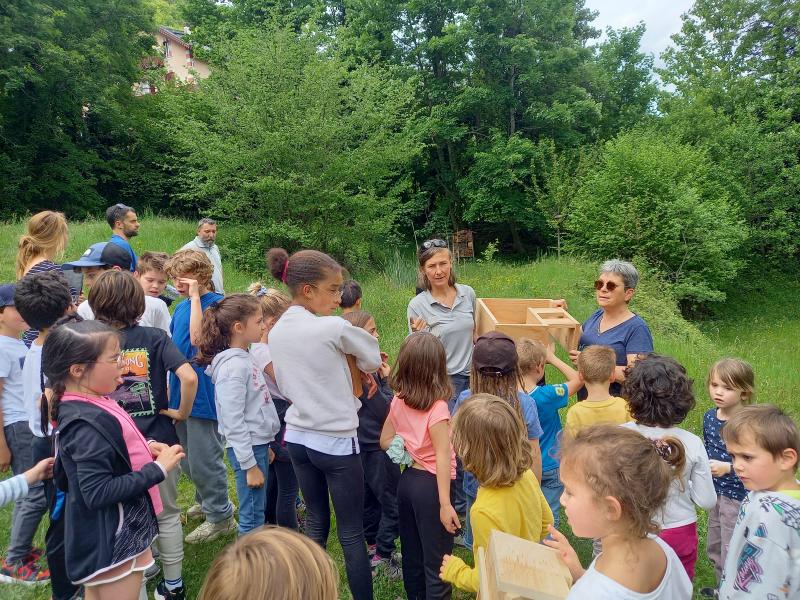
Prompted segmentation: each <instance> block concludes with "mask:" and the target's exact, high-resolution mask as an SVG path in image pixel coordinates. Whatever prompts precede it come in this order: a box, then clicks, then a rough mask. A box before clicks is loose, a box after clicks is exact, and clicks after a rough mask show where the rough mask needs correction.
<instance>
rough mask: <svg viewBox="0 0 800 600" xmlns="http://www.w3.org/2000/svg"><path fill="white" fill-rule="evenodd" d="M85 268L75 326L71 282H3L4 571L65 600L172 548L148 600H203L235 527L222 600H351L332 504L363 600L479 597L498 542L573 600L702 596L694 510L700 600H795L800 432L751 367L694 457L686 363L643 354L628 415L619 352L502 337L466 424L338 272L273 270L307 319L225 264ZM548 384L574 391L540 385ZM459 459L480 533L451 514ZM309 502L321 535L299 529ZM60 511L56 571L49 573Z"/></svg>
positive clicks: (628, 394)
mask: <svg viewBox="0 0 800 600" xmlns="http://www.w3.org/2000/svg"><path fill="white" fill-rule="evenodd" d="M101 253H102V252H101ZM90 254H91V249H90V251H87V255H90ZM100 259H101V260H102V257H100ZM91 264H92V265H94V266H90V263H88V262H87V263H86V264H77V262H76V263H74V264H73V265H72V266H73V268H78V269H82V270H84V283H86V284H87V287H89V288H90V289H89V290H88V297H87V300H86V301H85V302H86V304H84V305H82V306H81V307H80V308H79V310H78V315H80V316H75V315H73V314H72V313H73V310H74V304H73V302H74V298H73V293H72V292H71V290H70V288H69V286H68V285H67V282H66V279H65V278H64V276H63V274H61V273H59V272H58V271H48V272H42V273H33V274H29V275H26V276H25V277H23V278H22V279H21V280H20V281H18V282H17V283H16V284H15V285H13V284H9V285H5V286H0V382H2V409H3V410H2V414H3V416H4V419H5V420H4V422H3V428H2V430H3V431H4V444H0V467H4V466H6V465H7V464H9V462H10V463H11V465H12V468H13V471H14V473H15V475H16V477H14V478H12V479H9V480H7V481H6V482H3V484H2V487H0V500H5V501H10V500H11V499H16V501H17V504H16V505H15V508H14V513H13V517H12V523H13V524H12V532H11V542H10V545H9V550H8V552H7V555H6V559H5V562H4V564H3V574H4V575H5V574H8V573H11V574H12V575H17V576H18V575H24V576H27V579H28V582H30V583H36V582H39V581H43V580H46V579H47V576H48V575H49V579H50V581H51V583H52V589H53V597H54V598H56V599H57V600H61V599H66V598H72V597H75V595H76V594H78V593H80V589H81V588H82V589H83V590H84V593H85V597H86V598H111V597H112V596H113V597H114V600H127V599H128V598H130V599H134V598H144V597H146V592H145V588H144V573H145V571H147V570H148V569H151V568H152V567H153V565H154V554H156V553H157V555H158V559H159V561H160V563H161V568H162V570H163V576H162V578H161V579H160V580H159V581H158V583H157V586H156V593H155V595H156V598H158V599H159V600H163V599H164V598H170V599H181V598H184V597H185V593H186V590H185V586H184V582H183V579H182V562H183V542H184V541H186V542H187V543H198V542H204V541H208V540H211V539H214V538H216V537H218V536H220V535H223V534H225V533H227V532H231V531H234V530H238V533H239V535H240V536H241V537H240V539H239V541H237V542H236V543H235V544H233V545H232V546H231V547H229V548H227V549H226V550H225V551H223V553H222V554H220V555H219V556H218V557H217V559H216V560H215V563H214V565H213V566H212V568H211V569H210V570H209V573H208V575H207V579H206V582H205V583H204V585H203V589H202V590H201V593H200V596H201V597H202V598H204V599H206V600H227V599H231V600H232V599H233V598H239V597H248V598H271V597H282V598H304V599H306V598H311V599H313V598H320V599H323V600H328V599H332V598H335V597H337V591H336V581H337V577H336V575H335V569H334V567H333V565H332V562H331V561H330V559H329V557H328V556H327V555H326V554H325V553H324V552H323V551H322V548H325V547H326V544H327V539H328V534H329V531H330V524H331V514H330V507H331V502H332V505H333V509H334V511H335V513H336V518H337V533H338V537H339V541H340V542H341V545H342V550H343V554H344V562H345V570H346V573H347V579H348V583H349V587H350V590H351V593H352V595H353V597H354V598H355V599H356V600H362V599H363V600H367V599H371V598H372V597H373V585H372V577H373V572H375V571H376V570H378V569H380V570H383V571H384V572H385V573H386V574H387V575H389V576H390V577H401V576H402V579H403V584H404V587H405V591H406V595H407V597H408V598H409V599H410V600H412V599H413V600H417V599H433V598H449V597H450V594H451V589H452V587H451V585H456V586H457V587H459V588H462V589H465V590H468V591H472V592H476V591H477V590H478V587H479V573H478V570H477V569H476V568H474V567H471V566H470V565H468V564H467V563H466V562H464V560H462V559H461V558H459V557H457V556H454V555H453V548H454V543H455V540H456V539H460V540H463V544H464V545H465V546H466V547H467V548H469V549H477V548H478V547H485V546H486V545H487V543H488V539H489V534H490V532H491V531H492V530H493V529H498V530H501V531H504V532H506V533H510V534H513V535H515V536H518V537H522V538H525V539H528V540H531V541H536V542H540V541H541V542H543V543H544V544H546V545H548V546H550V547H551V548H553V549H554V550H555V551H556V552H557V553H558V554H559V556H561V557H562V559H563V560H564V562H565V563H566V565H567V566H568V567H569V570H570V572H571V574H572V577H573V579H574V585H573V587H572V589H571V592H570V595H569V598H600V599H604V598H608V599H612V598H613V599H618V598H647V599H650V598H652V599H660V598H664V599H673V598H674V599H676V600H678V599H681V600H683V599H687V598H690V597H691V594H692V583H691V580H692V579H693V577H694V568H695V563H696V560H697V552H698V549H697V546H698V535H697V511H696V506H700V507H702V508H704V509H705V510H708V511H709V519H708V554H709V557H710V559H711V560H712V562H713V563H714V565H715V568H716V572H717V577H718V580H719V581H718V583H719V586H718V587H717V588H710V589H707V590H704V591H703V593H704V594H707V595H709V596H718V597H720V598H726V599H731V598H745V597H771V598H772V597H774V598H794V597H798V594H800V567H798V560H800V558H799V557H800V485H798V483H797V481H796V480H795V472H796V469H797V459H798V453H800V434H798V429H797V426H796V425H795V424H794V422H793V421H792V420H791V419H790V418H789V417H787V416H786V415H785V414H783V413H782V412H781V411H780V410H779V409H777V408H775V407H773V406H771V405H757V406H747V405H748V404H749V403H750V402H751V400H752V398H753V393H754V377H753V372H752V369H751V368H750V367H749V365H747V364H746V363H744V362H743V361H740V360H736V359H724V360H722V361H719V362H718V363H716V364H715V365H714V366H713V367H712V369H711V371H710V375H709V378H708V389H709V395H710V397H711V400H712V401H713V403H714V405H715V406H714V408H712V409H710V410H709V411H708V412H707V413H706V414H705V416H704V420H703V439H702V440H701V439H700V438H699V437H698V436H695V435H694V434H692V433H690V432H688V431H687V430H685V429H683V428H681V427H680V425H681V423H682V422H683V421H684V419H685V418H686V416H687V415H688V413H689V412H690V411H691V410H692V408H693V407H694V406H695V397H694V393H693V390H692V382H691V380H690V379H689V378H688V376H687V374H686V371H685V369H684V368H683V367H682V366H681V365H680V364H679V363H677V362H676V361H675V360H674V359H672V358H669V357H666V356H659V355H655V354H651V355H646V356H641V357H640V358H639V360H637V361H636V362H635V363H634V364H633V365H632V366H631V367H630V368H629V369H628V371H627V373H626V379H625V382H624V385H623V396H624V398H620V397H613V396H610V393H609V384H610V383H611V382H612V381H613V380H614V379H615V374H614V370H615V355H614V352H613V350H611V349H610V348H606V347H602V346H592V347H589V348H587V349H585V350H583V351H582V352H581V353H580V355H579V357H578V360H577V367H578V368H577V371H576V370H574V369H573V368H572V367H571V366H569V365H568V364H566V363H565V362H563V361H561V360H560V359H559V358H558V357H557V356H555V354H554V353H553V352H552V351H551V350H549V349H548V348H547V347H546V346H544V345H543V344H541V343H539V342H537V341H534V340H528V339H522V340H519V341H518V342H516V343H515V342H514V341H513V340H511V339H510V338H509V337H507V336H505V335H503V334H501V333H496V332H492V333H488V334H485V335H482V336H480V337H479V338H478V339H477V340H476V342H475V346H474V350H473V358H472V370H471V374H470V388H469V390H466V391H464V392H463V393H461V394H460V395H459V396H458V397H457V399H456V401H455V404H454V405H453V409H452V414H451V409H450V408H448V400H450V398H451V397H452V396H453V387H452V384H451V381H450V378H449V377H448V373H447V358H446V356H445V351H444V347H443V346H442V344H441V342H440V341H439V339H438V338H436V337H435V336H434V335H433V334H431V333H429V332H417V333H413V334H411V335H409V336H408V337H407V338H406V340H405V341H404V342H403V344H402V346H401V348H400V350H399V353H398V356H397V357H396V360H395V362H394V366H393V367H390V366H389V361H388V356H387V355H386V354H384V353H382V352H381V351H380V346H379V334H378V330H377V326H376V323H375V319H374V318H373V317H372V315H370V314H369V313H367V312H365V311H363V310H361V300H360V296H361V290H360V288H359V287H358V285H357V284H356V283H355V282H352V281H349V282H345V281H344V278H343V269H342V268H341V267H340V266H339V265H338V264H337V263H336V262H335V261H334V260H333V259H332V258H331V257H329V256H327V255H325V254H323V253H321V252H316V251H313V250H304V251H300V252H297V253H295V254H293V255H292V256H291V257H290V256H289V255H288V254H287V253H286V252H285V251H283V250H281V249H272V250H271V251H270V252H269V254H268V266H269V270H270V272H271V273H272V275H273V276H274V277H275V278H276V279H278V280H279V281H281V282H282V283H284V284H285V285H286V287H287V288H288V290H289V292H290V296H291V297H290V296H287V295H285V294H283V293H282V292H280V291H277V290H274V289H269V288H266V287H265V286H263V285H262V284H260V283H256V284H253V285H252V286H251V287H250V289H249V290H248V293H246V294H231V295H228V296H222V295H221V294H217V293H216V292H215V291H214V286H213V283H212V273H213V266H212V265H211V263H210V262H209V260H208V259H207V257H205V255H203V254H202V253H200V252H197V251H194V250H182V251H179V252H177V253H176V254H175V255H173V256H172V257H167V256H166V255H160V254H157V253H145V254H144V255H142V256H141V257H140V258H139V260H138V263H137V266H136V271H135V273H134V274H131V273H130V272H129V269H128V268H125V266H124V265H119V264H105V263H103V264H102V265H101V266H97V265H96V264H94V263H91ZM90 269H97V271H96V272H91V271H90ZM167 278H170V279H172V281H173V282H174V285H175V287H176V288H177V290H178V291H179V293H180V294H181V295H182V296H183V297H184V300H183V301H182V302H180V303H179V304H178V305H177V306H176V307H175V310H174V313H173V315H172V316H171V318H170V317H169V314H168V311H167V312H166V314H165V309H166V306H163V308H162V305H163V304H164V303H163V302H162V300H160V299H158V298H159V296H160V295H161V294H162V293H163V289H164V286H165V285H166V282H167ZM342 305H344V309H345V310H343V313H344V314H343V315H342V318H340V317H337V316H333V313H334V311H336V310H337V309H338V308H340V307H341V306H342ZM81 317H83V318H81ZM165 319H166V320H165ZM29 329H33V330H36V332H37V334H36V337H35V338H34V339H33V342H32V344H31V346H30V348H29V349H26V348H25V345H24V344H23V342H22V341H21V340H20V336H21V335H22V333H23V332H24V331H26V330H29ZM547 364H550V365H552V366H554V367H555V368H556V369H558V370H559V371H560V372H561V373H562V374H563V375H564V378H565V379H566V381H565V383H558V384H545V383H544V382H543V376H544V371H545V366H546V365H547ZM580 388H585V389H586V391H587V397H586V399H585V400H583V401H581V402H578V403H575V404H573V405H572V406H571V407H570V408H569V409H568V410H567V412H566V417H565V419H564V426H563V431H562V421H561V416H560V414H559V411H560V410H561V409H563V408H565V407H566V406H567V405H568V401H569V397H570V396H572V395H573V394H575V393H576V392H577V390H578V389H580ZM4 446H5V447H4ZM9 454H10V458H9ZM226 454H227V459H228V463H229V465H230V467H231V468H232V470H233V474H234V480H235V489H236V500H237V502H238V515H239V519H238V523H237V521H236V520H235V518H234V505H233V503H232V502H231V498H230V497H229V494H228V485H227V467H226V463H225V460H224V458H225V456H226ZM456 456H458V458H459V459H460V460H461V463H462V464H463V468H464V471H465V475H464V482H463V487H464V492H465V494H466V497H467V505H468V507H467V512H466V514H464V515H460V514H458V513H457V511H456V510H455V508H454V507H453V504H452V501H451V481H452V480H454V479H455V473H456ZM179 466H180V468H178V467H179ZM181 471H183V472H184V473H185V474H187V475H188V476H189V478H190V479H191V480H192V482H193V484H194V486H195V490H196V495H195V500H196V503H195V504H194V505H193V506H192V507H190V508H189V509H188V511H187V512H188V515H189V516H190V517H193V516H204V517H205V520H204V522H203V523H202V524H201V525H199V526H198V527H197V528H195V529H194V530H193V531H192V532H191V533H190V534H189V535H188V536H186V538H185V540H184V537H183V531H182V525H181V509H180V507H179V505H178V501H177V483H178V475H179V473H180V472H181ZM748 490H749V491H750V492H751V493H750V494H748V493H747V492H748ZM298 493H300V494H301V495H302V499H303V501H304V502H305V505H306V507H307V520H306V523H305V528H304V529H305V534H306V535H307V536H308V537H307V538H306V537H302V536H300V535H298V534H295V533H293V532H291V531H289V530H292V529H294V530H296V529H297V528H298V520H297V511H296V506H297V504H298V502H299V494H298ZM561 507H563V508H564V510H565V513H566V516H567V519H568V522H569V525H570V528H571V530H572V532H573V533H574V535H576V536H578V537H582V538H589V539H592V540H594V544H595V559H594V560H593V561H592V563H591V565H590V566H589V567H588V568H584V567H582V566H581V564H580V562H579V560H578V558H577V555H576V553H575V551H574V550H573V549H572V547H571V546H570V544H569V542H568V541H567V538H566V537H565V536H564V534H563V533H562V532H561V531H560V530H559V527H560V525H561V524H560V522H559V513H560V509H561ZM45 512H49V515H50V519H49V526H48V531H47V535H46V539H45V542H46V544H45V545H46V548H45V551H46V558H47V562H48V566H49V573H47V572H45V571H44V570H43V569H39V570H36V569H35V568H34V567H33V566H31V565H35V564H37V561H39V559H40V558H41V554H42V553H41V551H39V550H37V549H35V548H33V547H32V540H33V535H34V533H35V531H36V528H37V526H38V523H39V521H40V520H41V517H42V516H43V514H44V513H45ZM265 524H274V525H278V526H280V527H279V528H264V527H263V526H264V525H265ZM561 529H564V528H563V527H561ZM459 535H460V536H461V538H457V536H459ZM398 537H399V540H400V551H399V552H398V551H397V549H396V540H397V538H398ZM309 539H310V540H311V541H309ZM312 541H313V543H312ZM24 568H27V569H28V570H29V572H26V573H20V570H21V569H24ZM11 578H14V577H9V579H11ZM16 578H18V577H16ZM7 580H8V579H7ZM279 590H280V593H279Z"/></svg>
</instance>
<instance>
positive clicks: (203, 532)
mask: <svg viewBox="0 0 800 600" xmlns="http://www.w3.org/2000/svg"><path fill="white" fill-rule="evenodd" d="M238 529H239V524H238V523H237V522H236V519H234V518H233V517H230V518H228V519H225V520H224V521H220V522H219V523H211V522H209V521H204V522H203V523H201V524H200V526H199V527H198V528H197V529H195V530H194V531H192V532H191V533H190V534H189V535H187V536H186V540H185V541H186V543H187V544H197V543H199V542H210V541H211V540H215V539H217V538H218V537H219V536H221V535H225V534H226V533H230V532H232V531H236V530H238Z"/></svg>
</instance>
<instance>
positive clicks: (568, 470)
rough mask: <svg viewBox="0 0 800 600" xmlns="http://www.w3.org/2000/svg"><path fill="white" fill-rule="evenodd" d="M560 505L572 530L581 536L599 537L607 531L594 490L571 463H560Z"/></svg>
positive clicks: (606, 522)
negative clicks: (562, 487) (562, 488)
mask: <svg viewBox="0 0 800 600" xmlns="http://www.w3.org/2000/svg"><path fill="white" fill-rule="evenodd" d="M560 475H561V482H562V483H563V484H564V492H563V493H562V494H561V506H563V507H564V512H566V513H567V519H568V520H569V526H570V527H571V528H572V532H573V533H574V534H575V535H576V536H578V537H582V538H600V537H603V536H604V535H607V533H608V530H609V528H608V521H607V519H606V515H605V512H604V511H603V510H602V507H601V505H600V504H599V502H598V501H597V496H596V495H595V493H594V491H593V490H592V489H591V488H590V487H589V486H588V485H586V480H585V478H584V477H583V474H582V473H580V471H579V470H578V469H576V468H574V467H573V466H572V465H569V464H564V463H562V466H561V472H560Z"/></svg>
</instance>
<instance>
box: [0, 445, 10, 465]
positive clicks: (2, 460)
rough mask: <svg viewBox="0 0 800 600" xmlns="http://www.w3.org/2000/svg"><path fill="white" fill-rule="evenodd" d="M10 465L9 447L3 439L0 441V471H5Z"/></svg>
mask: <svg viewBox="0 0 800 600" xmlns="http://www.w3.org/2000/svg"><path fill="white" fill-rule="evenodd" d="M10 466H11V449H10V448H9V447H8V444H6V442H5V440H3V441H2V442H0V472H3V471H5V470H6V469H7V468H8V467H10Z"/></svg>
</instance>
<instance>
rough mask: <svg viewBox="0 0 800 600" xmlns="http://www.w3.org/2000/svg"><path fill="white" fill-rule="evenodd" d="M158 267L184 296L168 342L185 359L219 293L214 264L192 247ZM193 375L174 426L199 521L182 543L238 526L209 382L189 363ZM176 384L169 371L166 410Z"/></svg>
mask: <svg viewBox="0 0 800 600" xmlns="http://www.w3.org/2000/svg"><path fill="white" fill-rule="evenodd" d="M164 268H165V270H166V272H167V274H168V275H169V276H170V277H171V278H172V279H173V280H174V281H175V286H176V287H177V289H178V291H179V292H180V294H181V296H183V297H185V298H186V299H185V300H184V301H183V302H181V303H180V304H178V306H176V307H175V312H174V313H173V315H172V323H171V325H170V328H171V330H172V340H173V341H174V342H175V345H176V346H177V347H178V350H180V351H181V353H182V354H183V355H184V356H185V357H186V358H187V359H188V360H190V361H191V359H192V358H194V356H195V354H197V344H198V343H199V340H200V336H201V330H202V324H203V311H204V310H206V309H207V308H208V307H209V306H211V305H212V304H214V303H215V302H219V301H220V300H222V298H223V296H221V295H220V294H217V293H214V292H212V291H210V286H211V275H212V273H213V272H214V267H213V265H212V264H211V261H209V260H208V258H207V257H206V255H205V254H203V253H202V252H198V251H197V250H180V251H178V252H176V253H175V254H174V255H173V256H172V258H170V259H169V261H167V263H166V265H164ZM193 368H194V372H195V374H196V375H197V395H196V396H195V398H194V405H193V406H192V412H191V414H190V415H189V418H188V419H186V420H185V421H179V422H178V423H176V424H175V429H176V431H177V433H178V439H179V440H180V441H181V444H182V445H183V447H184V448H186V461H185V462H184V464H183V471H184V472H185V473H186V474H187V475H188V476H189V478H190V479H191V480H192V482H193V483H194V485H195V489H196V492H195V504H194V505H193V506H192V507H190V508H189V510H188V512H187V516H189V517H200V516H202V515H203V514H205V518H206V520H205V522H203V523H201V524H200V526H199V527H197V528H196V529H195V530H194V531H192V532H191V533H189V535H187V536H186V543H187V544H196V543H199V542H204V541H210V540H213V539H216V538H218V537H219V536H221V535H224V534H226V533H228V532H231V531H236V529H237V528H238V524H237V523H236V519H234V518H233V504H231V501H230V498H229V497H228V474H227V471H226V470H225V462H224V460H223V453H224V450H223V446H222V437H221V436H220V433H219V431H218V423H217V409H216V405H215V401H214V384H213V383H212V381H211V378H210V377H209V376H208V375H206V373H205V368H204V367H200V366H198V365H193ZM180 389H181V382H180V380H179V379H178V377H177V376H176V375H174V374H170V377H169V390H170V408H172V409H177V408H178V403H177V399H178V398H180Z"/></svg>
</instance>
